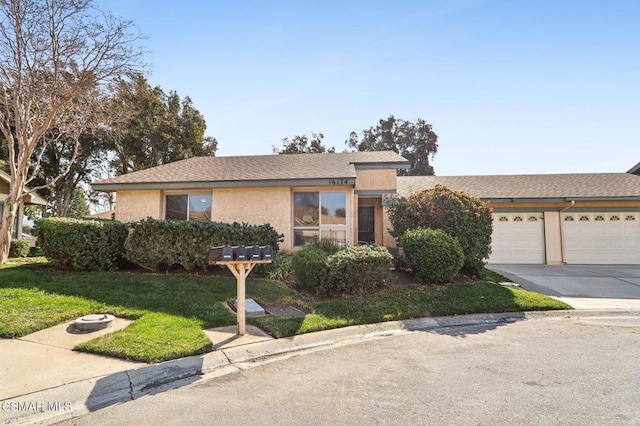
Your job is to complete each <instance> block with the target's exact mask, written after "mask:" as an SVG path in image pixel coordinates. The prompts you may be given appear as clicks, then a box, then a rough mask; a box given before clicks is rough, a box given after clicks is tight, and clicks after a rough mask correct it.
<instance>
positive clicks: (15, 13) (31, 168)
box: [0, 0, 143, 263]
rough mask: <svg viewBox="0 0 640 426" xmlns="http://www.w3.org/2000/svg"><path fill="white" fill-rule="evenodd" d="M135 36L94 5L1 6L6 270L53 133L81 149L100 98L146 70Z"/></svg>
mask: <svg viewBox="0 0 640 426" xmlns="http://www.w3.org/2000/svg"><path fill="white" fill-rule="evenodd" d="M133 28H134V27H133V25H132V24H131V22H129V21H124V20H122V19H118V18H115V17H113V16H112V15H110V14H108V13H104V12H100V11H99V10H97V9H96V8H94V7H93V5H92V2H91V0H56V1H49V0H0V132H1V133H2V135H3V136H4V139H5V143H6V144H7V164H8V168H9V174H10V175H11V181H10V183H9V195H8V196H7V198H6V199H5V201H4V209H3V214H2V227H1V228H0V261H1V262H2V263H4V262H5V261H6V259H7V257H8V254H9V247H10V244H11V237H12V229H13V226H14V222H15V218H16V214H17V210H18V207H19V205H20V201H21V199H22V197H23V196H24V195H25V193H26V192H25V191H26V185H27V183H28V182H29V180H30V179H31V178H34V177H36V176H37V175H38V172H39V164H38V163H37V160H36V162H34V157H33V154H34V152H35V151H36V150H37V149H39V148H40V152H41V153H43V154H42V155H44V152H45V151H46V150H45V149H42V145H44V144H46V143H47V139H46V138H44V136H45V134H46V133H47V132H48V131H49V129H51V128H56V129H58V131H59V132H61V133H63V134H66V135H68V136H69V137H70V138H71V140H73V142H74V144H76V146H77V145H78V144H79V138H80V134H82V131H83V130H84V128H85V127H86V126H87V120H88V119H89V118H88V114H87V113H88V111H90V108H91V105H92V104H93V102H92V100H93V98H94V97H95V95H96V93H97V92H99V91H100V90H101V89H102V88H104V84H105V83H106V82H108V81H109V80H110V79H112V78H114V77H120V76H122V75H126V74H127V73H130V72H133V71H135V70H137V69H139V65H140V60H141V58H142V55H143V52H142V50H141V49H140V48H139V46H138V45H137V42H138V40H139V39H140V36H139V35H138V34H136V33H134V32H133V31H132V29H133ZM75 151H76V152H77V150H75ZM37 158H41V157H38V156H36V159H37ZM74 159H75V156H72V159H71V161H70V164H72V163H73V161H74ZM57 178H58V177H55V178H53V179H52V180H51V181H49V182H47V183H46V185H51V184H52V183H53V182H55V181H56V179H57ZM35 189H37V188H33V189H32V190H35Z"/></svg>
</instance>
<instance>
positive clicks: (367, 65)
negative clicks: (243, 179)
mask: <svg viewBox="0 0 640 426" xmlns="http://www.w3.org/2000/svg"><path fill="white" fill-rule="evenodd" d="M95 3H96V5H98V6H99V7H102V8H104V9H107V10H110V11H111V12H112V13H114V14H115V15H118V16H122V17H124V18H127V19H131V20H132V21H133V22H134V23H135V24H136V25H137V26H138V27H139V28H140V30H141V31H142V32H143V33H144V34H145V35H146V36H147V37H148V40H147V41H146V42H145V45H146V48H147V49H148V50H149V52H150V53H149V56H148V61H149V63H150V64H151V68H150V74H149V75H148V78H149V81H150V83H151V84H152V85H159V86H161V87H162V89H163V90H164V91H165V92H168V91H170V90H175V91H177V92H178V94H179V95H180V96H182V97H184V96H189V97H191V98H192V100H193V102H194V105H195V107H196V108H197V109H198V110H200V112H201V113H202V114H203V115H204V117H205V119H206V121H207V127H208V129H207V135H208V136H213V137H215V138H217V139H218V142H219V144H218V148H219V149H218V154H217V155H248V154H270V153H271V148H272V145H276V146H280V144H281V140H282V138H284V137H290V138H291V137H293V136H294V135H297V134H306V135H310V134H311V132H316V133H318V132H321V133H323V134H324V135H325V139H324V141H325V145H327V146H335V147H336V149H337V150H338V151H342V150H343V149H344V147H345V145H344V141H345V140H346V139H347V137H348V135H349V133H350V132H351V131H357V132H360V131H362V130H363V129H365V128H369V127H370V126H373V125H375V124H376V123H377V122H378V120H379V119H381V118H386V117H388V116H389V115H391V114H393V115H395V116H396V117H398V118H402V119H405V120H410V121H413V120H415V119H417V118H423V119H425V120H426V121H427V122H429V123H430V124H432V126H433V129H434V130H435V132H436V133H437V134H438V136H439V149H438V153H437V154H436V156H435V158H434V159H433V162H432V164H433V166H434V168H435V172H436V174H438V175H465V174H520V173H527V174H529V173H574V172H625V171H627V170H628V169H629V168H631V167H632V166H634V165H635V164H636V163H638V162H639V161H640V130H639V129H640V127H639V126H640V2H638V1H616V0H607V1H605V0H599V1H593V0H582V1H572V0H564V1H562V0H561V1H558V0H555V1H547V0H530V1H526V0H442V1H440V0H422V1H400V0H396V1H376V0H370V1H359V0H358V1H348V0H344V1H321V0H317V1H277V0H273V1H241V0H238V1H215V0H201V1H196V0H183V1H180V2H175V1H162V0H158V1H154V2H149V1H148V0H96V1H95Z"/></svg>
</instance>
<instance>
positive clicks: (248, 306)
mask: <svg viewBox="0 0 640 426" xmlns="http://www.w3.org/2000/svg"><path fill="white" fill-rule="evenodd" d="M244 303H245V305H244V312H245V313H246V315H247V316H248V317H260V316H263V315H267V312H266V311H265V310H264V308H263V307H262V306H260V305H258V302H256V301H255V300H253V299H245V302H244ZM233 309H235V310H236V311H237V310H238V301H237V300H234V302H233Z"/></svg>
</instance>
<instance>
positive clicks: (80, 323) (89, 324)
mask: <svg viewBox="0 0 640 426" xmlns="http://www.w3.org/2000/svg"><path fill="white" fill-rule="evenodd" d="M113 319H114V316H113V315H109V314H93V315H85V316H83V317H80V318H78V319H77V320H75V321H74V322H73V325H74V326H75V328H77V329H78V330H80V331H97V330H101V329H103V328H106V327H108V326H109V324H111V322H112V321H113Z"/></svg>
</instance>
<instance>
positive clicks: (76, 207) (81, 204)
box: [66, 187, 91, 218]
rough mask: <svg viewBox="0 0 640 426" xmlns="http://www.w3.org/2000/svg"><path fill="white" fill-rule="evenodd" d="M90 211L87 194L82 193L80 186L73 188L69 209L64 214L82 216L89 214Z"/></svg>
mask: <svg viewBox="0 0 640 426" xmlns="http://www.w3.org/2000/svg"><path fill="white" fill-rule="evenodd" d="M90 213H91V211H90V209H89V203H88V202H87V196H86V195H85V194H84V191H83V190H82V188H80V187H77V188H75V189H74V190H73V197H72V198H71V203H69V209H68V210H67V214H66V216H68V217H75V218H83V217H87V216H89V214H90Z"/></svg>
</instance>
